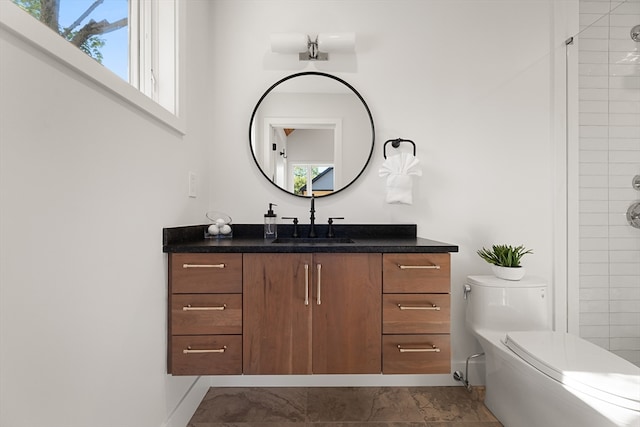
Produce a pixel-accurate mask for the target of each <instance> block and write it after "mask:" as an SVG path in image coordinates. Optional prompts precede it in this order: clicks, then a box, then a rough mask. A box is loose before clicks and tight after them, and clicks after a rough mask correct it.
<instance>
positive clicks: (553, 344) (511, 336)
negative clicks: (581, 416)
mask: <svg viewBox="0 0 640 427" xmlns="http://www.w3.org/2000/svg"><path fill="white" fill-rule="evenodd" d="M504 344H505V345H506V346H507V347H508V348H509V349H510V350H512V351H513V352H514V353H516V354H517V355H518V356H519V357H520V358H522V359H523V360H525V361H526V362H527V363H529V364H530V365H531V366H533V367H534V368H536V369H537V370H539V371H541V372H543V373H544V374H546V375H548V376H550V377H552V378H553V379H555V380H556V381H558V382H560V383H562V384H564V385H567V386H569V387H571V388H573V389H577V390H579V391H581V392H583V393H585V394H588V395H590V396H592V397H596V398H598V399H601V400H604V401H606V402H609V403H612V404H614V405H618V406H621V407H624V408H627V409H631V410H634V411H640V368H638V367H637V366H635V365H634V364H632V363H630V362H628V361H626V360H624V359H622V358H621V357H618V356H616V355H615V354H613V353H610V352H609V351H607V350H605V349H603V348H601V347H598V346H596V345H595V344H592V343H590V342H588V341H586V340H583V339H582V338H579V337H577V336H575V335H571V334H567V333H564V332H554V331H518V332H508V333H507V336H506V339H505V341H504Z"/></svg>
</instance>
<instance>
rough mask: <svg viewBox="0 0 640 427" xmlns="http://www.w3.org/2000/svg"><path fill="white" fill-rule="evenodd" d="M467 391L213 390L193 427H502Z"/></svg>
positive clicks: (206, 397)
mask: <svg viewBox="0 0 640 427" xmlns="http://www.w3.org/2000/svg"><path fill="white" fill-rule="evenodd" d="M477 396H478V394H477V393H469V392H467V391H466V390H465V389H464V387H311V388H304V387H300V388H297V387H283V388H268V387H267V388H257V387H256V388H253V387H250V388H211V389H209V391H208V392H207V394H206V396H205V397H204V399H203V400H202V402H201V403H200V406H199V407H198V409H197V410H196V412H195V414H194V415H193V417H192V418H191V421H190V422H189V424H188V427H275V426H285V427H384V426H389V427H501V426H502V424H500V423H499V422H498V421H497V420H496V418H495V417H494V416H493V415H492V414H491V412H489V410H488V409H487V408H486V407H485V406H484V404H483V403H482V400H481V399H479V398H477Z"/></svg>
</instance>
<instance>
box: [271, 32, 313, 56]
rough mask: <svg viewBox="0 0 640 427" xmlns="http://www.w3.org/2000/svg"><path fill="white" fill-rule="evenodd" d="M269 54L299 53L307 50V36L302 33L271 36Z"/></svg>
mask: <svg viewBox="0 0 640 427" xmlns="http://www.w3.org/2000/svg"><path fill="white" fill-rule="evenodd" d="M270 37H271V52H273V53H300V52H304V51H306V50H307V35H306V34H302V33H277V34H271V36H270Z"/></svg>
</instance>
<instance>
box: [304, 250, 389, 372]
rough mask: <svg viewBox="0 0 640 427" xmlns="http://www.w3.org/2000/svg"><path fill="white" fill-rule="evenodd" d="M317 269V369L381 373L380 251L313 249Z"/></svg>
mask: <svg viewBox="0 0 640 427" xmlns="http://www.w3.org/2000/svg"><path fill="white" fill-rule="evenodd" d="M318 267H319V268H318ZM313 273H314V280H313V283H314V286H313V298H312V304H313V373H314V374H365V373H376V374H377V373H380V372H381V369H382V361H381V352H382V350H381V333H382V332H381V324H382V319H381V311H382V306H381V304H382V303H381V299H382V255H381V254H370V253H363V254H330V253H326V254H325V253H322V254H315V255H314V264H313Z"/></svg>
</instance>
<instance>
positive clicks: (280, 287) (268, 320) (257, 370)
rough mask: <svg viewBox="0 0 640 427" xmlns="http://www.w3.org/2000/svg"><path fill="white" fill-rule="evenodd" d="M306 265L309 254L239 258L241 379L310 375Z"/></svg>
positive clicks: (309, 327) (308, 265) (248, 255)
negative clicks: (241, 267)
mask: <svg viewBox="0 0 640 427" xmlns="http://www.w3.org/2000/svg"><path fill="white" fill-rule="evenodd" d="M311 260H312V256H311V255H310V254H268V253H265V254H244V261H243V298H244V307H243V310H242V313H243V322H242V324H243V370H244V373H245V374H310V373H311V311H312V309H311V301H310V299H309V296H310V293H311V272H310V271H309V270H310V269H311ZM305 266H306V268H305ZM305 301H309V303H308V304H306V303H305Z"/></svg>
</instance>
